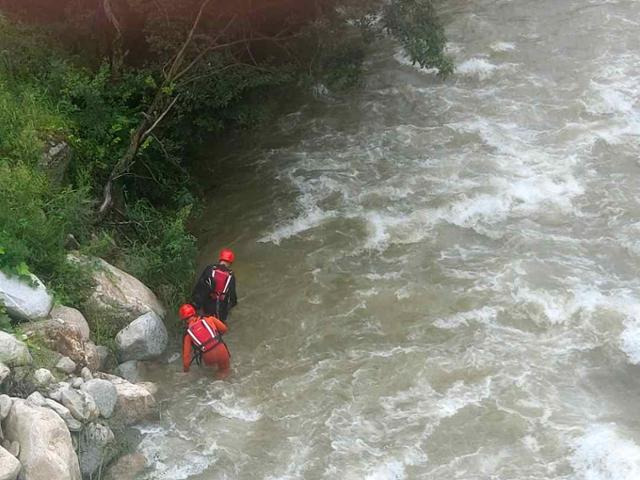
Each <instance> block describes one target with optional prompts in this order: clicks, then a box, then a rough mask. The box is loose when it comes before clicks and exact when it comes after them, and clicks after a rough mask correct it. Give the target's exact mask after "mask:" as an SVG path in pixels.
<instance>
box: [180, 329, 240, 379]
mask: <svg viewBox="0 0 640 480" xmlns="http://www.w3.org/2000/svg"><path fill="white" fill-rule="evenodd" d="M200 319H203V320H204V321H205V322H207V324H208V325H209V327H211V328H212V329H213V330H214V331H216V330H217V331H218V332H219V333H220V334H224V333H227V326H226V325H225V324H224V323H222V322H221V321H220V320H218V319H217V318H216V317H192V318H190V319H189V320H188V323H187V328H189V327H190V326H191V325H193V324H194V323H196V322H197V321H199V320H200ZM192 346H193V339H192V338H191V337H190V336H189V335H188V334H185V336H184V339H183V340H182V367H183V368H182V370H183V371H185V372H188V371H189V367H190V365H191V359H192V354H193V348H192ZM230 358H231V356H230V355H229V350H228V349H227V346H226V345H225V344H224V342H222V341H221V342H220V343H218V344H217V345H216V346H215V347H213V348H212V349H211V350H209V351H208V352H204V353H203V354H202V362H203V363H204V364H205V365H207V366H213V365H217V366H218V376H220V377H225V376H227V375H228V374H229V365H230Z"/></svg>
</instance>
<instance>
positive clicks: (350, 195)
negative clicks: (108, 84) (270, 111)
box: [138, 0, 640, 480]
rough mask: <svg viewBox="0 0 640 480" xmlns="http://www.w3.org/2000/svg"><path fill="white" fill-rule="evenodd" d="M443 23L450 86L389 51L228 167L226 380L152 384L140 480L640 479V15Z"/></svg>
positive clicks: (216, 200)
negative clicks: (340, 93) (231, 273)
mask: <svg viewBox="0 0 640 480" xmlns="http://www.w3.org/2000/svg"><path fill="white" fill-rule="evenodd" d="M439 10H440V13H441V17H442V19H443V20H444V22H445V25H446V32H447V35H448V38H449V41H450V43H449V50H450V53H451V55H452V56H453V57H454V59H455V63H456V66H457V71H456V73H455V74H454V75H453V76H452V77H451V78H449V79H447V80H445V81H442V80H440V79H438V78H436V77H435V76H434V75H433V74H432V73H429V72H422V71H419V70H416V69H414V68H413V67H412V66H411V65H409V64H408V63H407V62H406V61H405V60H404V58H403V55H402V54H401V53H400V52H399V51H398V50H396V49H395V47H392V46H389V47H388V48H386V47H385V48H383V49H381V50H380V51H378V53H377V54H376V55H374V56H372V57H371V58H369V60H368V63H367V75H366V78H365V85H364V86H363V87H362V88H361V89H359V90H357V91H356V92H354V93H353V94H351V95H348V96H346V97H339V98H332V97H328V98H321V99H311V100H308V101H306V102H305V103H304V104H303V105H300V108H299V110H298V111H297V112H295V113H292V114H289V115H287V116H286V117H284V118H282V119H281V120H280V121H279V122H278V123H277V124H275V125H273V126H272V128H270V129H268V130H269V131H268V132H265V133H263V134H261V135H257V137H258V138H253V137H252V138H250V139H248V140H247V139H246V138H245V139H244V140H243V141H244V145H243V146H242V149H239V148H238V149H236V150H239V151H240V153H238V151H234V153H233V155H232V157H231V158H225V159H224V161H223V162H222V165H231V166H229V167H228V168H224V167H219V168H217V169H216V170H214V171H216V172H218V174H219V175H220V177H221V178H220V180H219V182H218V183H217V185H218V188H216V190H215V192H212V196H211V208H210V209H209V210H208V211H207V212H206V214H205V215H204V219H205V222H206V223H207V225H206V228H205V229H204V232H203V234H202V238H203V239H205V241H206V243H207V244H206V246H204V248H203V258H202V261H203V262H205V261H210V260H212V257H213V255H214V254H215V252H216V251H217V249H219V248H220V247H222V246H231V247H232V248H234V249H235V250H236V253H237V262H236V265H235V270H236V273H237V276H238V288H239V294H240V305H239V306H238V308H237V309H236V310H235V311H234V312H233V314H232V318H231V320H230V330H231V331H230V333H229V335H228V336H227V342H228V345H229V348H230V350H231V353H232V365H233V375H232V377H231V378H230V379H229V380H227V381H213V379H212V376H211V375H210V374H208V373H207V372H205V371H195V372H192V373H190V374H188V375H183V374H182V373H181V368H180V364H179V363H180V362H173V363H169V364H167V365H165V366H164V367H162V368H160V369H158V370H157V371H154V372H152V373H151V374H150V379H151V380H155V381H157V382H158V383H159V386H160V393H159V398H160V400H161V402H162V410H163V416H162V419H161V421H160V422H158V423H153V424H150V425H148V426H145V427H143V428H142V432H143V437H142V442H141V444H140V445H139V447H138V449H139V451H141V452H142V453H144V454H145V455H146V456H147V458H148V459H149V461H150V462H151V468H150V471H149V472H148V473H147V474H145V476H144V478H146V479H163V480H180V479H190V480H211V479H255V480H258V479H264V480H276V479H282V480H284V479H312V480H313V479H340V480H360V479H369V480H378V479H433V480H455V479H460V480H472V479H473V480H475V479H478V480H480V479H482V480H484V479H495V480H543V479H544V480H546V479H549V480H552V479H553V480H558V479H563V480H638V479H640V408H639V407H638V406H639V405H640V163H639V162H640V140H639V139H640V2H638V1H634V0H593V1H588V0H567V1H563V0H538V1H530V0H477V1H474V2H469V1H464V0H450V1H449V0H447V1H444V0H443V1H441V2H440V3H439ZM221 172H226V173H224V174H222V173H221ZM176 348H177V347H176Z"/></svg>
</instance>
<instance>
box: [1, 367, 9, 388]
mask: <svg viewBox="0 0 640 480" xmlns="http://www.w3.org/2000/svg"><path fill="white" fill-rule="evenodd" d="M9 375H11V369H10V368H9V367H7V366H6V365H5V364H4V363H2V362H0V385H2V384H3V383H4V381H5V380H6V379H7V378H9Z"/></svg>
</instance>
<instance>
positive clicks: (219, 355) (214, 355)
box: [202, 343, 231, 378]
mask: <svg viewBox="0 0 640 480" xmlns="http://www.w3.org/2000/svg"><path fill="white" fill-rule="evenodd" d="M230 358H231V357H230V355H229V350H228V349H227V346H226V345H225V344H224V343H220V344H219V345H217V346H216V347H215V348H214V349H213V350H209V351H208V352H206V353H205V354H204V355H203V356H202V359H203V360H204V363H205V364H206V365H216V366H217V367H218V371H217V373H216V378H226V377H227V376H228V375H229V374H230V373H231V368H230V367H231V360H230Z"/></svg>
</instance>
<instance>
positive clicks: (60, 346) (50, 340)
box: [24, 319, 100, 370]
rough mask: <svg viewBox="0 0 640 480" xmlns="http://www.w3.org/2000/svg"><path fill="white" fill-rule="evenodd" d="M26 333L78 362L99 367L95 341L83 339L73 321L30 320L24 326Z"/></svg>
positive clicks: (82, 364) (93, 367)
mask: <svg viewBox="0 0 640 480" xmlns="http://www.w3.org/2000/svg"><path fill="white" fill-rule="evenodd" d="M24 331H25V334H27V335H28V336H30V337H31V336H35V337H36V338H38V339H40V340H41V341H42V342H43V343H44V344H45V346H46V347H47V348H49V349H51V350H53V351H55V352H58V353H60V354H61V355H63V356H65V357H69V358H70V359H71V360H73V361H74V362H75V363H76V364H78V365H80V366H86V367H89V368H90V369H94V370H95V369H97V368H98V364H99V361H100V360H99V358H98V352H97V350H96V346H95V345H94V344H93V342H91V341H89V340H84V339H83V334H82V332H81V330H80V329H79V328H78V327H77V326H76V325H75V324H71V323H65V322H63V321H60V320H56V319H49V320H42V321H40V322H30V323H28V324H25V326H24Z"/></svg>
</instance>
